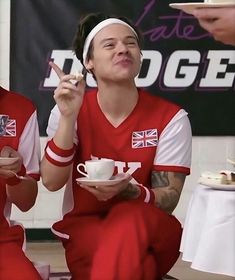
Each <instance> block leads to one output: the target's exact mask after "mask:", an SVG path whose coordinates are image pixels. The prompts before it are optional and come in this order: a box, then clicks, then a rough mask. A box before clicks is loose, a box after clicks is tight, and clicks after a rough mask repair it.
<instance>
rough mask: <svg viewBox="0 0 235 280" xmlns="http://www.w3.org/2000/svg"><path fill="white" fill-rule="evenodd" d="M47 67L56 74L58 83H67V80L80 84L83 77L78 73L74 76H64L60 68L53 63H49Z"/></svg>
mask: <svg viewBox="0 0 235 280" xmlns="http://www.w3.org/2000/svg"><path fill="white" fill-rule="evenodd" d="M49 65H50V66H51V68H52V69H53V70H54V71H55V72H56V74H57V76H58V78H59V79H60V81H62V82H63V81H69V80H75V81H76V82H80V81H81V80H82V79H83V78H84V75H83V74H82V73H80V72H77V73H76V74H74V75H73V74H68V75H66V74H65V73H64V72H63V71H62V70H61V69H60V67H59V66H58V65H57V64H55V63H54V62H53V61H50V62H49Z"/></svg>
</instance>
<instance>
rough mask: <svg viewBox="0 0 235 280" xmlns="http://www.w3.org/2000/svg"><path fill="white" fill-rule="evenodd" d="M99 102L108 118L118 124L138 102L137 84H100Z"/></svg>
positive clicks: (115, 124)
mask: <svg viewBox="0 0 235 280" xmlns="http://www.w3.org/2000/svg"><path fill="white" fill-rule="evenodd" d="M97 99H98V104H99V106H100V108H101V110H102V112H103V113H104V115H105V116H106V118H107V119H108V120H109V121H110V122H111V123H112V124H113V125H114V126H118V125H119V124H120V123H122V122H123V121H124V120H125V118H126V117H127V116H128V115H129V114H130V113H131V112H132V110H133V109H134V107H135V106H136V104H137V102H138V90H137V88H136V86H135V84H134V83H133V84H129V85H114V86H110V85H108V86H107V85H103V86H102V85H99V87H98V96H97Z"/></svg>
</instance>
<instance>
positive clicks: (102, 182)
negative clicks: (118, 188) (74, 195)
mask: <svg viewBox="0 0 235 280" xmlns="http://www.w3.org/2000/svg"><path fill="white" fill-rule="evenodd" d="M127 176H129V174H125V173H121V174H117V175H116V176H112V177H111V178H110V179H109V180H89V178H87V177H81V178H77V179H76V181H77V183H79V184H84V185H87V186H101V185H102V186H111V185H114V184H117V183H120V182H121V181H122V180H124V179H126V178H127Z"/></svg>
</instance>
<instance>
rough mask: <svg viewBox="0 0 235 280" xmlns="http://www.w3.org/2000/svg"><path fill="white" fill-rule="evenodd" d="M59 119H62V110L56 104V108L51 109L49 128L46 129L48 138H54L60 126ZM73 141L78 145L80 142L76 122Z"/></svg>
mask: <svg viewBox="0 0 235 280" xmlns="http://www.w3.org/2000/svg"><path fill="white" fill-rule="evenodd" d="M59 119H60V110H59V108H58V106H57V105H55V106H54V108H53V109H52V110H51V114H50V117H49V121H48V126H47V130H46V132H47V135H48V140H49V139H52V138H53V137H54V135H55V133H56V130H57V128H58V126H59ZM73 142H74V143H75V144H76V145H77V144H78V138H77V123H76V124H75V128H74V136H73Z"/></svg>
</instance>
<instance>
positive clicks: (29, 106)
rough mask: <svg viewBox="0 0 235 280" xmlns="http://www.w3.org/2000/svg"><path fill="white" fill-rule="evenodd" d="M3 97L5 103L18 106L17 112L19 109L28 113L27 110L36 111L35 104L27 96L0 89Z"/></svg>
mask: <svg viewBox="0 0 235 280" xmlns="http://www.w3.org/2000/svg"><path fill="white" fill-rule="evenodd" d="M0 90H1V92H0V94H1V96H2V97H3V102H6V103H8V104H14V105H17V106H15V110H17V108H18V109H19V110H20V111H25V110H26V111H27V110H33V111H34V110H35V109H36V107H35V105H34V104H33V102H32V101H31V100H30V99H29V98H28V97H26V96H24V95H22V94H21V93H18V92H14V91H8V90H6V89H3V88H0Z"/></svg>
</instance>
